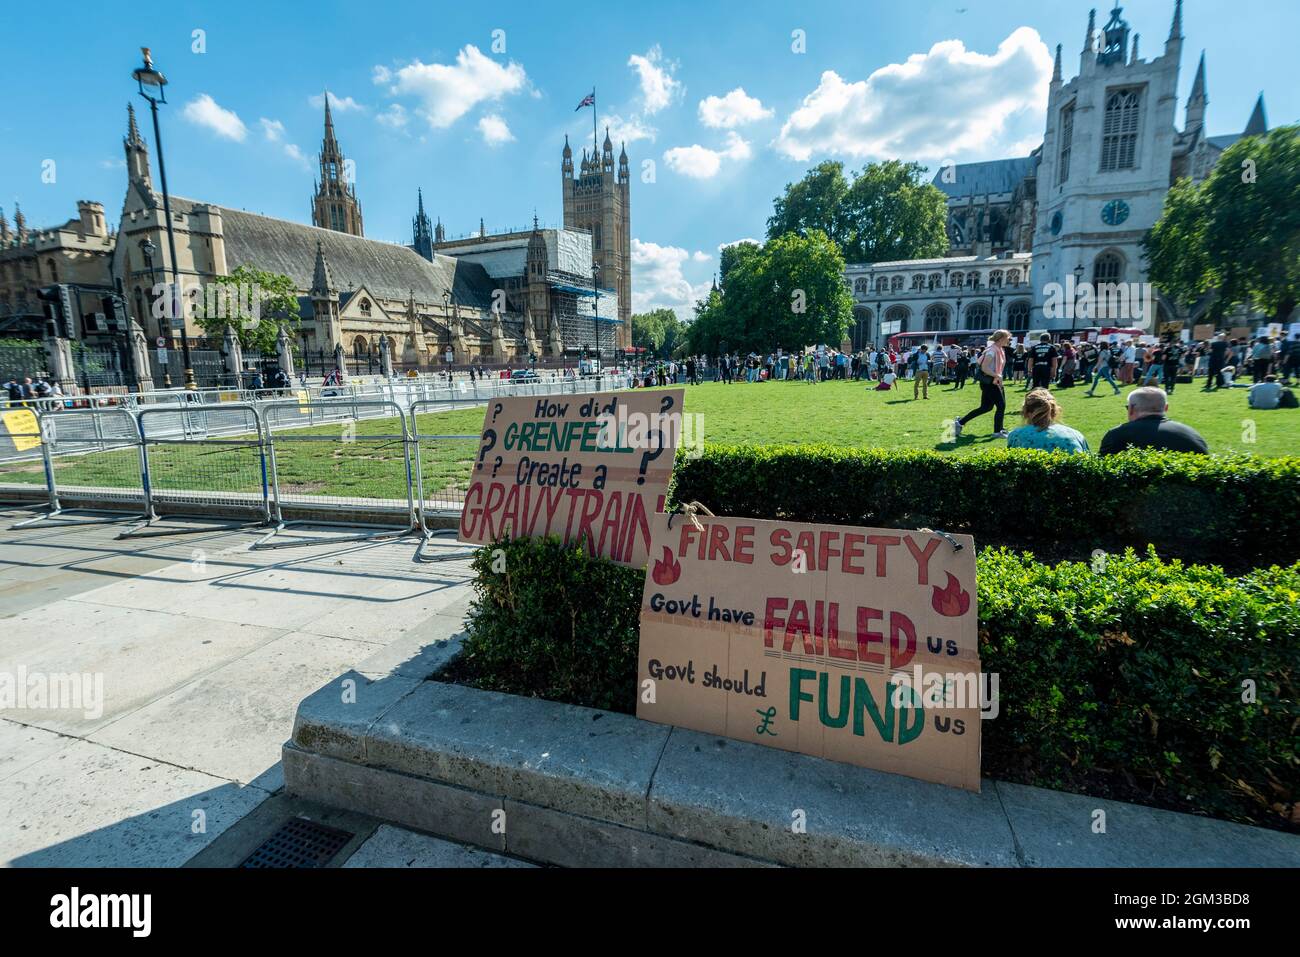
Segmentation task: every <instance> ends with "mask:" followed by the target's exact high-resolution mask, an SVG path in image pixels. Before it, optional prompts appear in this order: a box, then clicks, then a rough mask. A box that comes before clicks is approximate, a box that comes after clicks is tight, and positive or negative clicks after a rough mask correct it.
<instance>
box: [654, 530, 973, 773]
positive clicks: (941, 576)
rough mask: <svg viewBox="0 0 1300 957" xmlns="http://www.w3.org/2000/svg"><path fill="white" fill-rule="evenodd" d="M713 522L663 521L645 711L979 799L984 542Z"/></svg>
mask: <svg viewBox="0 0 1300 957" xmlns="http://www.w3.org/2000/svg"><path fill="white" fill-rule="evenodd" d="M698 521H699V524H698V525H697V524H696V523H695V522H693V521H692V520H691V519H690V518H689V517H684V516H681V515H677V516H668V515H662V514H661V515H656V516H654V519H653V522H652V528H653V536H652V544H651V563H650V567H649V569H648V570H647V574H646V583H645V591H644V594H643V597H642V605H641V642H640V652H639V665H638V669H639V670H638V676H637V682H638V694H639V697H638V703H637V717H640V718H645V719H647V720H650V721H657V722H661V723H663V724H672V725H677V726H678V727H683V728H692V729H694V730H697V731H703V732H706V733H711V734H718V735H722V736H725V737H729V738H737V739H739V740H742V741H751V742H754V743H757V744H764V745H767V746H769V747H774V748H782V749H784V750H787V751H799V752H802V753H804V754H811V755H816V756H818V757H824V758H829V759H831V760H835V761H844V762H847V763H850V764H857V765H861V766H863V767H868V768H875V769H876V770H879V771H889V772H893V773H896V774H905V775H909V776H911V777H915V778H920V779H922V780H926V781H933V782H936V783H939V784H946V785H950V786H953V787H960V788H966V789H967V790H971V791H978V790H979V788H980V710H981V700H982V698H983V697H984V695H983V688H984V680H983V679H984V676H982V675H981V674H980V662H979V653H978V646H977V628H976V622H977V608H976V589H975V548H974V540H973V539H971V538H970V536H965V535H957V536H943V535H938V534H935V533H933V532H929V531H911V530H906V529H884V528H852V527H848V526H839V525H805V524H799V523H794V522H772V521H758V520H754V519H739V518H722V517H700V518H699V520H698ZM957 546H961V547H960V548H958V547H957Z"/></svg>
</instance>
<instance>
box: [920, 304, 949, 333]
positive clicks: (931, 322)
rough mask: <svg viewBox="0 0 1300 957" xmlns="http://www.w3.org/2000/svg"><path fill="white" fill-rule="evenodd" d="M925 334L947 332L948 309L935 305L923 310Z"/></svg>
mask: <svg viewBox="0 0 1300 957" xmlns="http://www.w3.org/2000/svg"><path fill="white" fill-rule="evenodd" d="M925 331H926V332H947V331H948V307H947V306H944V305H940V304H939V303H937V302H936V303H935V304H934V305H933V306H930V307H929V308H928V309H926V310H925Z"/></svg>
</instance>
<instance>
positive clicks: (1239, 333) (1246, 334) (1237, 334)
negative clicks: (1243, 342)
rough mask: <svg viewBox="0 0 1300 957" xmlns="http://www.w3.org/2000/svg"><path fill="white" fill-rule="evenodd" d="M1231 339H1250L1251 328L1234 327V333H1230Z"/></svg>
mask: <svg viewBox="0 0 1300 957" xmlns="http://www.w3.org/2000/svg"><path fill="white" fill-rule="evenodd" d="M1228 338H1229V339H1249V338H1250V326H1233V327H1232V331H1231V332H1229V333H1228Z"/></svg>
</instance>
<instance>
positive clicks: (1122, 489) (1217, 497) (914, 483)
mask: <svg viewBox="0 0 1300 957" xmlns="http://www.w3.org/2000/svg"><path fill="white" fill-rule="evenodd" d="M674 480H675V488H674V497H675V499H676V500H677V501H679V502H689V501H693V500H698V501H699V502H701V503H702V504H704V505H705V506H707V507H708V508H710V509H711V510H713V511H714V512H716V513H717V514H718V515H734V516H751V517H754V518H767V519H788V520H791V521H801V522H828V523H834V524H841V525H866V526H873V527H885V528H936V529H942V530H943V531H947V532H965V533H968V534H971V535H974V536H975V541H976V543H977V544H978V545H980V546H981V547H982V546H985V545H1008V546H1012V547H1017V548H1029V549H1031V550H1033V551H1034V552H1036V553H1038V554H1040V555H1044V556H1051V557H1056V558H1063V557H1069V558H1083V557H1086V556H1087V555H1089V554H1091V553H1092V552H1093V551H1094V550H1095V549H1099V548H1100V549H1102V550H1105V551H1122V550H1123V549H1124V548H1126V547H1130V546H1131V547H1133V548H1137V549H1139V550H1144V549H1145V548H1146V546H1147V545H1155V546H1156V549H1157V551H1158V552H1159V553H1160V554H1161V555H1163V556H1166V557H1178V558H1183V559H1185V560H1188V561H1197V562H1212V563H1215V564H1222V565H1224V566H1226V567H1228V568H1232V569H1245V568H1250V567H1257V566H1265V565H1271V564H1290V563H1291V562H1294V561H1296V560H1298V559H1300V524H1298V523H1300V458H1295V457H1293V458H1278V459H1265V458H1258V457H1254V456H1249V455H1239V456H1237V455H1213V456H1210V455H1190V454H1185V453H1174V452H1137V451H1135V452H1125V453H1124V454H1122V455H1116V456H1108V457H1106V458H1102V457H1100V456H1095V455H1060V454H1055V455H1054V454H1051V453H1048V452H1037V451H1026V450H1018V449H1015V450H1013V449H1003V450H996V451H987V452H979V453H976V454H973V455H969V456H952V455H945V454H943V453H939V452H929V451H920V450H915V451H913V450H902V449H888V450H886V449H852V448H843V447H840V446H826V445H787V446H717V445H706V446H705V449H704V453H703V455H702V456H701V457H699V458H694V459H688V458H685V457H684V456H683V457H680V458H679V460H678V462H677V467H676V470H675V473H674Z"/></svg>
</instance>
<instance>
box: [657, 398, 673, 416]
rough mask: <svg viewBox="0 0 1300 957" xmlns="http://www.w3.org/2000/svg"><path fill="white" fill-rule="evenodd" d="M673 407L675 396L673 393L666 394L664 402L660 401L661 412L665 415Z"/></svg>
mask: <svg viewBox="0 0 1300 957" xmlns="http://www.w3.org/2000/svg"><path fill="white" fill-rule="evenodd" d="M672 407H673V397H672V396H671V395H666V396H664V400H663V402H661V403H659V414H660V415H663V414H664V413H665V412H667V411H668V410H669V409H671V408H672Z"/></svg>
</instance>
